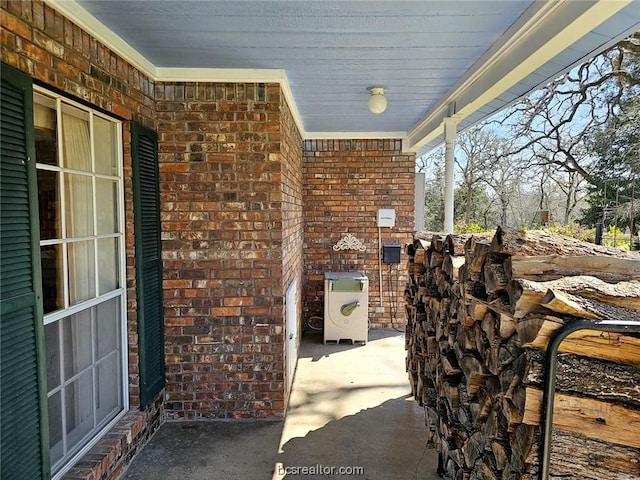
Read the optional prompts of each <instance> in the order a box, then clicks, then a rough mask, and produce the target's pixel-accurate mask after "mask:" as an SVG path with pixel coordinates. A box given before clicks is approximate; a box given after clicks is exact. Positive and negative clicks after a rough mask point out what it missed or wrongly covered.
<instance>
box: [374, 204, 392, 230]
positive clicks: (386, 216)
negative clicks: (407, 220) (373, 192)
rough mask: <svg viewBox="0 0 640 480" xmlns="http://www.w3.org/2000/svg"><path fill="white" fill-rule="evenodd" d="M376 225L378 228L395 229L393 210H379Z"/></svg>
mask: <svg viewBox="0 0 640 480" xmlns="http://www.w3.org/2000/svg"><path fill="white" fill-rule="evenodd" d="M377 224H378V227H389V228H391V227H395V226H396V211H395V210H394V209H393V208H379V209H378V219H377Z"/></svg>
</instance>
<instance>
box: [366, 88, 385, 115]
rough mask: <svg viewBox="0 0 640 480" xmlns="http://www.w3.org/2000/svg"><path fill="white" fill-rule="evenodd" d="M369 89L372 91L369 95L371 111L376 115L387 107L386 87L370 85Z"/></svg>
mask: <svg viewBox="0 0 640 480" xmlns="http://www.w3.org/2000/svg"><path fill="white" fill-rule="evenodd" d="M367 90H369V92H371V96H370V97H369V111H370V112H371V113H375V114H376V115H378V114H380V113H382V112H384V111H385V110H386V109H387V97H385V96H384V87H369V88H368V89H367Z"/></svg>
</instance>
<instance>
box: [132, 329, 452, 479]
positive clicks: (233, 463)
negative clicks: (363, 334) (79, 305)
mask: <svg viewBox="0 0 640 480" xmlns="http://www.w3.org/2000/svg"><path fill="white" fill-rule="evenodd" d="M404 358H405V352H404V335H403V333H401V332H398V331H395V330H371V331H369V341H368V342H367V343H366V344H365V345H358V344H356V345H351V344H345V343H341V344H335V343H333V344H327V345H325V344H323V343H322V333H321V332H305V335H304V336H303V337H302V342H301V345H300V352H299V360H298V367H297V371H296V376H295V379H294V383H293V390H292V394H291V400H290V402H289V408H288V411H287V415H286V418H285V420H284V421H283V422H282V421H243V422H232V421H201V422H167V423H165V424H164V425H163V426H162V427H161V428H160V429H159V431H158V432H157V433H156V434H155V435H154V436H153V438H152V439H151V440H150V442H149V443H148V444H147V446H146V447H145V448H144V449H142V451H141V452H140V453H138V455H137V456H136V457H135V458H134V459H133V461H132V463H131V465H130V466H129V468H128V470H127V471H126V472H125V474H124V475H123V476H122V477H121V479H122V480H150V479H164V480H282V479H285V478H286V479H287V480H292V479H294V478H304V479H314V480H320V479H322V480H328V479H334V478H361V479H363V480H364V479H366V480H418V479H419V480H436V479H440V477H439V476H438V475H437V474H436V465H437V455H436V452H435V451H434V450H432V449H427V448H426V447H425V439H426V427H425V426H424V412H423V410H422V408H421V407H419V406H418V405H417V404H416V402H415V401H414V400H413V398H412V397H411V393H410V388H409V384H408V381H407V374H406V372H405V360H404ZM341 468H342V469H343V470H342V471H341V470H339V469H341ZM332 471H333V473H331V472H332Z"/></svg>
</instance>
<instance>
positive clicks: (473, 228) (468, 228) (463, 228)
mask: <svg viewBox="0 0 640 480" xmlns="http://www.w3.org/2000/svg"><path fill="white" fill-rule="evenodd" d="M493 230H494V229H493V228H485V227H483V226H481V225H478V224H477V223H470V224H468V225H466V224H464V223H456V224H455V225H454V226H453V231H454V232H455V233H484V232H491V231H493Z"/></svg>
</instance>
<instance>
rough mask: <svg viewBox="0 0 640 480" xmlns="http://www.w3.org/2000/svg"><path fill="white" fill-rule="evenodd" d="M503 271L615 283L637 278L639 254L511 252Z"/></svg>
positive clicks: (529, 276) (521, 275)
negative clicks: (527, 253)
mask: <svg viewBox="0 0 640 480" xmlns="http://www.w3.org/2000/svg"><path fill="white" fill-rule="evenodd" d="M618 251H619V252H622V250H618ZM505 271H507V272H509V275H510V276H511V278H526V279H528V280H535V281H538V282H546V281H549V280H557V279H559V278H563V277H570V276H579V275H590V276H592V277H596V278H599V279H601V280H604V281H606V282H609V283H617V282H622V281H626V280H640V256H637V255H636V257H635V258H633V257H632V258H626V257H625V258H617V257H612V256H597V255H595V254H593V255H590V256H585V255H541V254H538V256H535V257H532V256H522V255H512V256H511V257H509V259H508V260H506V261H505Z"/></svg>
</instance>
